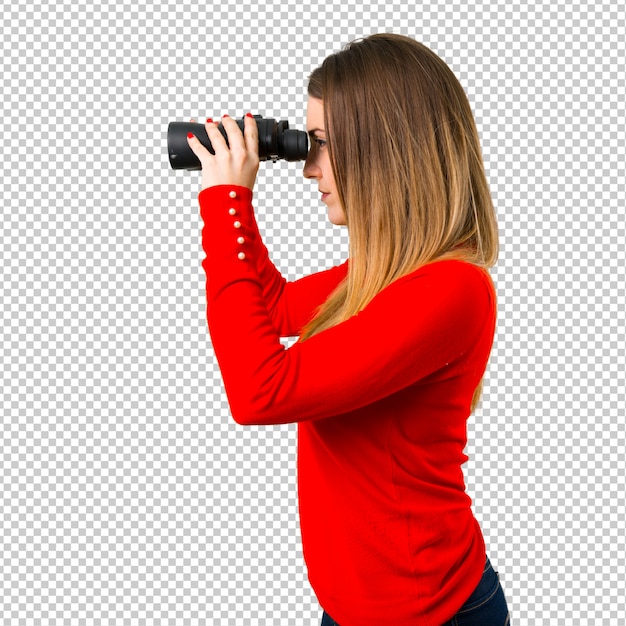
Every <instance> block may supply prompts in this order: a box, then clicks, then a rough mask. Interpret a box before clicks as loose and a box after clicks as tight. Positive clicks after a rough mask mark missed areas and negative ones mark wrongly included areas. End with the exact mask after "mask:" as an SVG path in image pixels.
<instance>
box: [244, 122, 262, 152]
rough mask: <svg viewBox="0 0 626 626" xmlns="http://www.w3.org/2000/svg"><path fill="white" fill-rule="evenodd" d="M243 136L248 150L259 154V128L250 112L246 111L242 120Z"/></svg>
mask: <svg viewBox="0 0 626 626" xmlns="http://www.w3.org/2000/svg"><path fill="white" fill-rule="evenodd" d="M243 124H244V126H243V136H244V140H245V143H246V148H247V150H248V152H250V153H252V154H253V155H254V156H255V157H257V158H258V156H259V129H258V127H257V123H256V120H255V119H254V116H253V115H252V113H246V116H245V118H244V120H243Z"/></svg>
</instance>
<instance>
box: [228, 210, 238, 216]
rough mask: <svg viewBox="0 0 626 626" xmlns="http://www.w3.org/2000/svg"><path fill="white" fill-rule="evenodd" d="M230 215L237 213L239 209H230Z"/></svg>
mask: <svg viewBox="0 0 626 626" xmlns="http://www.w3.org/2000/svg"><path fill="white" fill-rule="evenodd" d="M228 215H237V211H236V210H235V209H228Z"/></svg>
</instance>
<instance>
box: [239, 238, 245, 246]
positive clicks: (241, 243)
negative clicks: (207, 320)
mask: <svg viewBox="0 0 626 626" xmlns="http://www.w3.org/2000/svg"><path fill="white" fill-rule="evenodd" d="M245 242H246V240H245V239H244V238H243V237H238V238H237V243H238V244H240V245H243V244H244V243H245Z"/></svg>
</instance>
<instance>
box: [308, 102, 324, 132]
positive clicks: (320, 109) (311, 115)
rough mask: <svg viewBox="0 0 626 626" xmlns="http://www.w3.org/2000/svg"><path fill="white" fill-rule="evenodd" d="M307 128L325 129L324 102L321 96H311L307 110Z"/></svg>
mask: <svg viewBox="0 0 626 626" xmlns="http://www.w3.org/2000/svg"><path fill="white" fill-rule="evenodd" d="M306 125H307V130H308V131H312V130H315V129H318V130H324V104H323V102H322V101H321V100H320V99H319V98H313V97H309V101H308V105H307V110H306Z"/></svg>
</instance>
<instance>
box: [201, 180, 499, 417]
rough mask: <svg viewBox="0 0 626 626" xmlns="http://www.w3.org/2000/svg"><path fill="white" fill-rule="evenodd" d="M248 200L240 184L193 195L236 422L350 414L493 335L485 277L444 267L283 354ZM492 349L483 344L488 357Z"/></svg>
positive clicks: (217, 344)
mask: <svg viewBox="0 0 626 626" xmlns="http://www.w3.org/2000/svg"><path fill="white" fill-rule="evenodd" d="M251 201H252V193H251V192H250V191H249V190H247V189H244V188H238V187H235V188H234V187H226V186H224V187H213V188H210V189H207V190H204V191H203V192H201V194H200V196H199V202H200V209H201V215H202V218H203V220H204V229H203V247H204V250H205V253H206V258H205V260H204V262H203V267H204V269H205V271H206V274H207V314H208V323H209V330H210V334H211V338H212V342H213V347H214V350H215V353H216V356H217V359H218V363H219V365H220V369H221V372H222V377H223V380H224V385H225V388H226V392H227V395H228V399H229V404H230V407H231V412H232V415H233V418H234V419H235V421H237V422H238V423H241V424H280V423H287V422H299V421H307V420H313V419H321V418H326V417H330V416H334V415H338V414H342V413H346V412H349V411H353V410H356V409H358V408H360V407H363V406H365V405H368V404H371V403H374V402H376V401H378V400H380V399H382V398H384V397H386V396H388V395H391V394H393V393H395V392H397V391H399V390H401V389H403V388H405V387H408V386H410V385H412V384H414V383H416V382H418V381H420V380H422V379H424V378H425V377H427V376H430V375H432V374H433V373H435V372H439V371H441V370H442V369H444V368H446V367H449V366H450V365H451V364H455V363H458V361H459V360H460V359H462V357H463V355H464V354H466V353H468V352H470V351H472V350H474V349H475V344H476V342H477V341H478V340H479V339H480V338H481V337H482V336H483V335H484V334H485V333H484V329H485V325H487V326H489V325H491V327H492V332H491V337H493V317H494V302H493V298H492V293H491V289H490V284H489V280H488V278H487V277H486V274H485V273H484V272H482V271H481V270H479V269H478V268H475V267H473V266H470V265H469V264H465V263H460V262H444V263H436V264H433V265H432V266H430V267H428V269H424V271H419V272H417V273H415V274H412V275H409V276H407V277H404V278H402V279H400V280H398V281H396V282H395V283H393V284H392V285H391V286H390V287H388V288H387V289H385V290H383V292H381V293H380V294H379V295H378V296H377V297H376V298H375V299H374V300H373V301H372V302H371V303H370V304H369V305H368V306H367V307H366V308H365V309H364V310H363V311H362V312H361V313H360V314H358V315H356V316H354V317H353V318H351V319H349V320H347V321H345V322H343V323H342V324H339V325H337V326H335V327H333V328H331V329H328V330H326V331H324V332H321V333H319V334H317V335H315V336H313V337H311V338H310V339H308V340H307V341H305V342H297V343H296V344H294V345H293V346H292V347H290V348H288V349H287V348H285V347H284V346H283V345H282V344H281V343H280V332H279V331H278V330H277V328H276V324H275V323H274V321H273V320H272V318H271V316H270V314H269V313H268V310H267V305H266V295H264V289H263V281H262V279H261V276H260V273H259V271H258V259H255V258H254V253H255V246H254V245H253V244H254V240H255V232H256V224H255V222H254V216H253V210H252V204H251ZM436 266H441V267H436ZM451 266H454V267H453V268H452V267H451ZM487 335H488V333H487ZM490 345H491V339H489V346H488V347H487V353H488V351H489V348H490ZM480 374H482V372H481V373H480ZM443 375H444V376H445V372H444V374H443ZM479 378H480V375H478V379H479ZM476 382H477V381H476Z"/></svg>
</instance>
